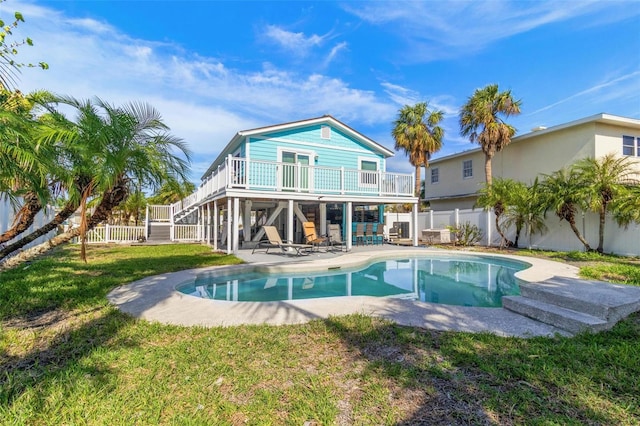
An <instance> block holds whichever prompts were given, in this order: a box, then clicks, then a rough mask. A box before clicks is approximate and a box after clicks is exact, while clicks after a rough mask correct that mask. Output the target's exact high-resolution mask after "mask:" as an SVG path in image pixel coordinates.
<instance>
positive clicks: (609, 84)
mask: <svg viewBox="0 0 640 426" xmlns="http://www.w3.org/2000/svg"><path fill="white" fill-rule="evenodd" d="M605 89H606V90H605ZM639 93H640V71H633V72H631V73H628V74H625V75H622V76H617V77H610V78H607V79H605V80H604V81H601V82H598V83H596V84H594V85H593V86H591V87H588V88H586V89H584V90H581V91H580V92H578V93H574V94H572V95H570V96H567V97H565V98H564V99H560V100H559V101H556V102H554V103H552V104H550V105H546V106H544V107H542V108H539V109H537V110H535V111H532V112H531V113H529V114H527V115H535V114H538V113H541V112H543V111H547V110H550V109H553V108H555V107H557V106H560V105H562V104H565V103H567V102H571V101H574V100H576V99H579V98H582V99H584V102H589V99H591V98H593V97H594V96H597V97H599V98H600V99H599V100H600V101H603V100H612V99H624V98H633V99H635V100H636V101H637V100H638V94H639ZM603 97H604V98H605V99H603ZM601 112H604V111H601ZM638 112H640V110H639V111H638Z"/></svg>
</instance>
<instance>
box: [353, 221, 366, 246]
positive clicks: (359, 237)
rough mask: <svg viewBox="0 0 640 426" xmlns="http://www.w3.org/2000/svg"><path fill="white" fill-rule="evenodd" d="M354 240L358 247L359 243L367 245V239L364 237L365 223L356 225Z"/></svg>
mask: <svg viewBox="0 0 640 426" xmlns="http://www.w3.org/2000/svg"><path fill="white" fill-rule="evenodd" d="M354 238H355V240H356V241H355V242H356V245H358V242H359V241H361V242H362V244H365V243H366V240H365V238H366V237H365V235H364V223H356V233H355V235H354Z"/></svg>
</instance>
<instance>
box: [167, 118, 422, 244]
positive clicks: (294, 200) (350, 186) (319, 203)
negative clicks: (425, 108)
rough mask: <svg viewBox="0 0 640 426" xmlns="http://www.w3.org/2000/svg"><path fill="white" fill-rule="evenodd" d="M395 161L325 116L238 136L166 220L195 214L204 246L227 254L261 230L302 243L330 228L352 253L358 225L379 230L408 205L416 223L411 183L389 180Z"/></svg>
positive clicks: (397, 177)
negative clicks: (307, 230) (310, 225)
mask: <svg viewBox="0 0 640 426" xmlns="http://www.w3.org/2000/svg"><path fill="white" fill-rule="evenodd" d="M392 155H393V151H391V150H389V149H387V148H385V147H384V146H382V145H380V144H378V143H376V142H375V141H373V140H371V139H370V138H368V137H366V136H364V135H363V134H361V133H359V132H357V131H355V130H354V129H352V128H350V127H349V126H347V125H346V124H344V123H342V122H340V121H338V120H336V119H335V118H333V117H331V116H329V115H325V116H323V117H318V118H312V119H307V120H301V121H295V122H290V123H284V124H277V125H273V126H267V127H261V128H256V129H250V130H243V131H240V132H238V133H237V134H236V135H235V136H234V137H233V138H232V139H231V140H230V141H229V143H227V145H226V146H225V147H224V148H223V149H222V151H221V152H220V155H219V156H218V157H217V158H216V159H215V160H214V161H213V162H212V163H211V166H210V167H209V168H208V169H207V171H206V172H205V173H204V175H203V176H202V184H201V185H200V187H199V188H198V190H197V191H196V192H195V193H194V194H192V195H190V196H189V197H187V198H185V199H184V200H182V201H180V202H178V203H176V204H174V205H173V206H172V207H171V214H172V217H173V221H174V222H176V223H178V222H179V221H180V220H185V219H186V218H188V217H192V218H193V217H195V215H196V214H197V217H198V218H199V219H198V220H199V221H200V223H203V224H204V225H205V228H204V229H207V230H209V231H208V232H209V234H208V235H207V236H206V240H208V241H211V242H212V244H213V245H214V247H215V248H217V245H218V241H217V239H216V238H215V236H216V235H219V234H221V239H220V240H221V242H222V243H224V244H225V245H226V247H227V252H229V253H231V252H237V250H238V248H239V247H240V246H241V245H246V246H251V245H252V244H255V243H256V242H257V241H259V240H260V239H261V238H262V236H263V231H262V229H261V227H262V226H263V225H275V226H276V227H277V228H278V229H279V231H280V233H281V235H282V236H283V239H287V240H291V241H294V242H299V241H300V240H301V233H302V226H301V224H302V223H303V222H307V221H311V222H314V223H315V224H316V227H317V229H318V232H319V233H320V234H324V233H326V230H327V224H329V223H337V224H340V226H341V229H342V232H343V238H344V239H345V240H346V242H347V248H348V249H349V248H351V244H352V238H353V236H352V233H353V230H354V228H355V223H356V222H376V223H377V224H380V226H382V224H383V223H384V205H385V204H412V205H413V212H414V214H413V216H412V217H413V218H414V223H417V202H418V200H417V197H415V196H414V194H413V176H412V175H411V174H401V173H390V172H388V171H387V170H386V159H387V158H388V157H390V156H392ZM219 218H222V219H221V221H222V223H218V222H219ZM414 229H416V228H414ZM414 244H415V245H417V234H416V235H414Z"/></svg>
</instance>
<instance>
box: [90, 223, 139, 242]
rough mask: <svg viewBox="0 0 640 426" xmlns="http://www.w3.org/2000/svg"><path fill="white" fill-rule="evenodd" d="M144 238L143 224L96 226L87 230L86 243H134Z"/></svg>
mask: <svg viewBox="0 0 640 426" xmlns="http://www.w3.org/2000/svg"><path fill="white" fill-rule="evenodd" d="M143 238H144V226H120V225H104V226H97V227H95V228H93V229H92V230H90V231H89V232H87V243H89V244H102V243H105V244H106V243H134V242H136V241H138V240H140V239H143Z"/></svg>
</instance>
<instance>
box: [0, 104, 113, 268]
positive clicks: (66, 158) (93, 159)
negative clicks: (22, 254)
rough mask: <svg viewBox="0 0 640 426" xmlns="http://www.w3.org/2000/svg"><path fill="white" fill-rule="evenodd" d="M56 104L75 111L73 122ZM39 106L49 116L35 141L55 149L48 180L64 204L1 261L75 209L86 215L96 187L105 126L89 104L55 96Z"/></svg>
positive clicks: (3, 253) (3, 252)
mask: <svg viewBox="0 0 640 426" xmlns="http://www.w3.org/2000/svg"><path fill="white" fill-rule="evenodd" d="M59 104H65V105H67V106H71V107H73V108H74V110H75V111H76V112H77V116H76V118H75V121H73V120H70V119H68V118H67V117H66V116H65V115H64V114H61V113H60V112H59V111H58V110H57V109H56V108H57V106H58V105H59ZM42 107H43V108H44V109H45V110H46V111H47V112H48V115H47V116H46V119H45V120H43V123H42V125H41V126H40V127H39V128H38V131H37V134H36V139H37V142H38V144H39V145H41V146H51V147H55V151H54V152H55V154H54V159H55V161H54V163H55V165H50V166H49V167H48V170H49V174H50V175H51V176H52V177H51V180H55V183H52V185H54V186H55V187H57V190H58V191H59V192H62V193H64V195H65V198H66V200H67V201H66V203H65V204H64V206H63V207H62V209H60V210H59V211H58V213H57V214H56V215H55V216H54V218H53V219H52V220H51V221H50V222H49V223H47V224H45V225H43V226H42V227H40V228H38V229H37V230H35V231H34V232H32V233H31V234H29V235H26V236H24V237H22V238H21V239H20V240H18V241H15V242H14V243H12V244H10V245H8V246H7V247H5V248H3V249H2V250H0V259H3V258H4V257H6V256H8V255H10V254H11V253H13V252H15V251H16V250H18V249H21V248H22V247H24V246H25V245H27V244H29V243H30V242H32V241H34V240H36V239H37V238H39V237H41V236H43V235H46V234H48V233H49V232H50V231H52V230H54V229H56V228H57V227H58V226H59V225H60V224H62V223H63V222H64V221H65V220H67V219H68V218H69V217H71V216H72V215H73V214H74V212H75V211H76V210H77V209H78V207H80V206H82V212H81V214H82V215H83V216H86V203H87V201H88V199H89V198H90V197H91V196H92V195H93V191H94V188H95V184H94V181H95V177H94V172H95V171H96V170H97V166H98V165H99V164H100V163H101V160H100V156H101V155H102V154H101V153H104V152H106V147H107V143H108V140H107V138H106V131H105V129H106V127H107V123H105V121H104V118H103V117H102V116H101V114H100V110H99V109H98V108H96V107H95V106H94V105H93V103H92V102H91V101H88V100H87V101H77V100H75V99H72V98H66V97H61V96H57V97H54V98H52V99H50V100H49V102H43V103H42Z"/></svg>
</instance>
